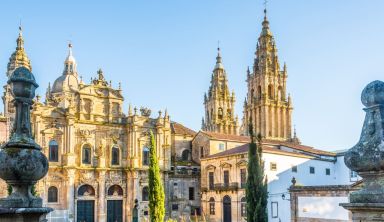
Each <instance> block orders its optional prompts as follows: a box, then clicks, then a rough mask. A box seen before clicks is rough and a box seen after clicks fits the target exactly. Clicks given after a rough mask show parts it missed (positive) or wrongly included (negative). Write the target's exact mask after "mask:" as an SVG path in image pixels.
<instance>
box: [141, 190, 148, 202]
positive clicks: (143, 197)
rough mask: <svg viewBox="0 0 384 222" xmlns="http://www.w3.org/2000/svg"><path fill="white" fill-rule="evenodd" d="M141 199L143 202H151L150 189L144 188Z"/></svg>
mask: <svg viewBox="0 0 384 222" xmlns="http://www.w3.org/2000/svg"><path fill="white" fill-rule="evenodd" d="M141 199H142V201H148V200H149V191H148V187H143V192H142V195H141Z"/></svg>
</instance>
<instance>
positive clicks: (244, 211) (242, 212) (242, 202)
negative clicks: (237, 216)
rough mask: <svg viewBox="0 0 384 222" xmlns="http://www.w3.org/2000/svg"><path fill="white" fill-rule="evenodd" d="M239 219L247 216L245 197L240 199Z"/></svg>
mask: <svg viewBox="0 0 384 222" xmlns="http://www.w3.org/2000/svg"><path fill="white" fill-rule="evenodd" d="M240 202H241V217H246V216H247V199H246V198H245V197H243V198H241V201H240Z"/></svg>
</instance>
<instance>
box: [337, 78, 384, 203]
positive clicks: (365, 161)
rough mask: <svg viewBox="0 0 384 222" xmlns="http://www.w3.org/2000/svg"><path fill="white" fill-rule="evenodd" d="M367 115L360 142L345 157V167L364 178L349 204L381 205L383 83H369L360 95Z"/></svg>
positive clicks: (383, 199) (383, 184) (383, 186)
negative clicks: (360, 187)
mask: <svg viewBox="0 0 384 222" xmlns="http://www.w3.org/2000/svg"><path fill="white" fill-rule="evenodd" d="M361 101H362V103H363V104H364V106H365V108H364V111H365V112H366V115H365V120H364V124H363V127H362V131H361V135H360V139H359V142H358V143H357V144H356V145H355V146H353V147H352V148H351V149H349V150H348V151H347V152H346V153H345V156H344V162H345V164H346V166H347V167H348V168H349V169H351V170H352V171H355V172H357V174H358V175H359V176H361V177H362V178H363V182H364V186H363V188H362V189H361V190H359V191H355V192H352V193H351V194H350V202H351V203H384V82H382V81H378V80H376V81H373V82H371V83H369V84H368V85H367V86H366V87H365V88H364V90H363V92H362V94H361Z"/></svg>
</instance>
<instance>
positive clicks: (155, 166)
mask: <svg viewBox="0 0 384 222" xmlns="http://www.w3.org/2000/svg"><path fill="white" fill-rule="evenodd" d="M150 140H151V145H150V153H149V170H148V171H149V172H148V174H149V178H148V179H149V186H148V187H149V215H150V218H151V220H150V221H151V222H162V221H164V215H165V207H164V199H165V195H164V188H163V183H162V181H161V177H160V167H159V163H158V159H157V152H156V141H155V137H154V135H153V132H152V131H151V133H150Z"/></svg>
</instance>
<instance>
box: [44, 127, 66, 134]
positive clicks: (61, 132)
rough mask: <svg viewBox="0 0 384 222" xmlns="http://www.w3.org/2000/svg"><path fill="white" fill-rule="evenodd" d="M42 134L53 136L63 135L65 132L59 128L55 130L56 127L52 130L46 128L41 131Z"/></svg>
mask: <svg viewBox="0 0 384 222" xmlns="http://www.w3.org/2000/svg"><path fill="white" fill-rule="evenodd" d="M40 132H41V133H42V134H45V135H47V134H51V135H52V134H53V135H63V134H64V132H63V131H62V130H60V129H58V128H55V127H51V128H46V129H43V130H41V131H40Z"/></svg>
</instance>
